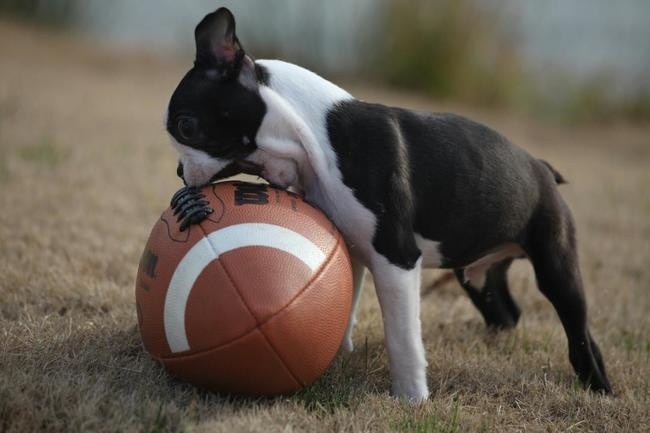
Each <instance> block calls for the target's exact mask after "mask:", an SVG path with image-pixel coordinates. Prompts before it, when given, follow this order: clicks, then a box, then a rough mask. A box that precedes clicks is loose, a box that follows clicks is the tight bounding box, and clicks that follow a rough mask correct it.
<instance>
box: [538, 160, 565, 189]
mask: <svg viewBox="0 0 650 433" xmlns="http://www.w3.org/2000/svg"><path fill="white" fill-rule="evenodd" d="M539 162H541V163H542V164H544V165H545V166H546V168H548V171H550V172H551V174H552V175H553V178H554V179H555V183H557V184H558V185H562V184H563V183H568V182H567V180H566V179H565V178H564V176H562V175H561V174H560V172H559V171H557V170H556V169H555V168H553V166H552V165H551V164H549V163H548V162H546V161H544V160H543V159H540V160H539Z"/></svg>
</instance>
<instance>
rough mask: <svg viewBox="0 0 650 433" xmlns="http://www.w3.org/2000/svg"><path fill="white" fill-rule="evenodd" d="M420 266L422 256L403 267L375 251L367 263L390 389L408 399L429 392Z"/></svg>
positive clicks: (414, 399) (418, 398)
mask: <svg viewBox="0 0 650 433" xmlns="http://www.w3.org/2000/svg"><path fill="white" fill-rule="evenodd" d="M421 268H422V258H420V259H418V260H417V262H416V264H415V266H414V267H413V268H412V269H404V268H401V267H399V266H396V265H393V264H391V263H389V262H388V260H386V258H385V257H383V256H381V255H379V254H377V255H375V257H374V258H373V260H372V263H371V267H370V270H371V271H372V274H373V277H374V281H375V287H376V290H377V297H378V298H379V305H380V307H381V312H382V317H383V320H384V338H385V340H386V348H387V350H388V358H389V361H390V373H391V379H392V393H393V395H395V396H397V397H402V398H406V399H407V400H410V401H411V402H421V401H424V400H426V399H427V397H428V396H429V389H428V387H427V376H426V367H427V362H426V359H425V355H424V345H423V344H422V331H421V324H420V274H421Z"/></svg>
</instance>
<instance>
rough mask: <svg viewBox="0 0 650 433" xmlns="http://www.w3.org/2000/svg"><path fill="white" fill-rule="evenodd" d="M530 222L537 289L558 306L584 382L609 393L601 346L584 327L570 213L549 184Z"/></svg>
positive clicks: (529, 249)
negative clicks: (550, 188)
mask: <svg viewBox="0 0 650 433" xmlns="http://www.w3.org/2000/svg"><path fill="white" fill-rule="evenodd" d="M548 194H549V196H548V197H547V198H546V199H545V200H544V201H543V202H542V204H541V207H540V209H539V210H538V212H537V214H536V216H534V217H533V220H532V221H531V227H530V230H529V236H528V241H527V243H526V245H525V249H526V251H527V253H528V256H529V257H530V259H531V261H532V263H533V267H534V269H535V276H536V278H537V284H538V286H539V289H540V290H541V292H542V293H543V294H544V295H545V296H546V297H547V298H548V299H549V300H550V301H551V303H552V304H553V306H554V307H555V310H556V311H557V314H558V316H559V317H560V320H561V321H562V325H563V326H564V330H565V332H566V335H567V339H568V344H569V359H570V361H571V364H572V365H573V368H574V369H575V371H576V373H577V374H578V377H579V378H580V380H581V382H582V383H583V384H584V385H585V387H589V388H591V390H592V391H601V392H605V393H611V391H612V388H611V385H610V383H609V380H608V379H607V375H606V373H605V366H604V363H603V359H602V355H601V354H600V350H599V348H598V346H597V345H596V343H595V342H594V340H593V338H592V337H591V334H590V332H589V329H588V325H587V306H586V303H585V296H584V292H583V287H582V279H581V276H580V269H579V266H578V256H577V252H576V239H575V228H574V223H573V218H572V216H571V213H570V211H569V209H568V207H567V205H566V204H565V203H564V201H563V200H562V197H560V195H559V193H558V192H557V191H556V190H555V189H553V190H552V191H550V192H549V193H548Z"/></svg>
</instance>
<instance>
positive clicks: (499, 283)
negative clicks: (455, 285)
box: [454, 259, 521, 329]
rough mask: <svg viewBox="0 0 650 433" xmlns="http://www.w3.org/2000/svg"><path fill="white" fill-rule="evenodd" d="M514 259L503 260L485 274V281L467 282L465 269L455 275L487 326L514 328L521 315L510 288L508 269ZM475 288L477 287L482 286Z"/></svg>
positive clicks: (456, 271) (457, 271)
mask: <svg viewBox="0 0 650 433" xmlns="http://www.w3.org/2000/svg"><path fill="white" fill-rule="evenodd" d="M511 263H512V259H506V260H503V261H501V262H499V263H497V264H495V265H493V266H492V267H491V268H490V269H488V270H487V271H486V272H485V277H484V278H483V281H480V282H478V283H477V282H476V281H471V280H466V278H465V274H464V269H456V270H455V271H454V273H455V274H456V278H457V279H458V282H459V283H460V285H461V286H462V287H463V289H465V292H467V294H468V295H469V298H470V299H471V301H472V303H473V304H474V306H476V308H478V310H479V311H480V312H481V314H482V315H483V319H484V320H485V324H486V325H487V326H489V327H491V328H496V329H505V328H514V327H515V325H516V324H517V321H518V320H519V316H520V314H521V312H520V310H519V307H518V306H517V303H516V302H515V300H514V299H512V296H511V294H510V289H509V288H508V275H507V274H508V269H509V268H510V265H511ZM481 283H482V286H481V287H475V285H481Z"/></svg>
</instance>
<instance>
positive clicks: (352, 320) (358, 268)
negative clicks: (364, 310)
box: [342, 259, 366, 352]
mask: <svg viewBox="0 0 650 433" xmlns="http://www.w3.org/2000/svg"><path fill="white" fill-rule="evenodd" d="M365 276H366V267H365V266H364V265H363V264H362V263H361V262H359V261H358V260H354V259H353V260H352V284H353V290H354V292H353V293H352V308H351V309H350V317H349V319H348V327H347V328H346V330H345V336H344V337H343V344H342V347H343V349H344V350H346V351H348V352H352V351H353V350H354V343H353V342H352V332H353V331H354V325H356V323H357V307H358V306H359V299H360V298H361V290H362V289H363V281H364V277H365Z"/></svg>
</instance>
